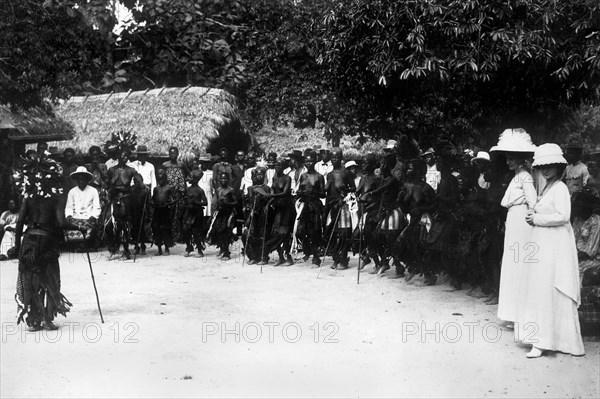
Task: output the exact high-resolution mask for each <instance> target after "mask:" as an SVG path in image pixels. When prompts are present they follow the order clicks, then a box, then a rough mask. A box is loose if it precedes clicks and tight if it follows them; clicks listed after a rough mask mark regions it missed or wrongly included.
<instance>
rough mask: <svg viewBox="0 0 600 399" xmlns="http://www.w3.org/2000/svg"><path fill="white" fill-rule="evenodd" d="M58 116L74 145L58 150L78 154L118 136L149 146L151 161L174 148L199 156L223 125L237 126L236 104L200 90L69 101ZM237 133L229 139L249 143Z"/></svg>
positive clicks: (216, 92)
mask: <svg viewBox="0 0 600 399" xmlns="http://www.w3.org/2000/svg"><path fill="white" fill-rule="evenodd" d="M57 113H58V114H59V115H61V116H62V117H63V118H65V119H66V120H68V121H69V122H71V123H72V124H73V125H74V126H75V129H76V136H75V138H74V139H73V140H72V141H69V142H64V143H58V144H57V147H58V148H59V149H64V148H67V147H72V148H74V149H75V150H76V151H80V152H82V153H85V152H87V150H88V149H89V147H90V146H92V145H99V146H102V145H103V144H104V143H105V142H106V141H107V140H109V139H110V136H111V133H117V132H118V131H120V130H124V131H131V133H133V134H136V135H137V137H138V144H145V145H147V146H148V150H149V151H150V153H151V154H154V155H161V154H167V153H168V148H169V146H172V145H173V146H177V147H179V150H180V153H181V154H186V153H187V154H189V153H197V152H203V151H206V149H207V148H208V147H209V146H210V145H211V144H213V145H214V142H215V141H216V140H222V139H223V138H222V137H220V130H221V129H222V128H223V127H224V126H225V125H228V124H229V125H231V124H234V125H239V116H238V113H237V109H236V106H235V98H234V97H233V96H232V95H231V94H229V93H227V92H225V91H223V90H220V89H210V88H202V87H186V88H163V89H154V90H146V91H135V92H131V91H130V92H127V93H113V94H104V95H97V96H88V97H72V98H70V99H69V100H68V101H67V102H65V103H64V104H62V105H61V106H60V107H58V109H57ZM240 126H241V125H240ZM237 130H239V131H238V132H235V133H234V134H233V135H237V134H239V135H242V136H243V138H244V139H246V140H248V141H249V140H250V139H249V137H248V136H247V135H246V134H244V133H242V132H241V128H240V129H237ZM230 134H232V133H230ZM237 141H240V140H239V139H237Z"/></svg>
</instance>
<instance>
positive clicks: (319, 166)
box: [315, 161, 333, 181]
mask: <svg viewBox="0 0 600 399" xmlns="http://www.w3.org/2000/svg"><path fill="white" fill-rule="evenodd" d="M315 170H316V171H317V172H319V173H320V174H322V175H323V178H324V179H325V181H327V175H328V174H329V172H331V171H332V170H333V164H332V163H331V161H328V162H323V161H319V162H317V163H316V164H315Z"/></svg>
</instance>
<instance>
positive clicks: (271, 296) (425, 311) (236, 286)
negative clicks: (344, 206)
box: [0, 246, 600, 397]
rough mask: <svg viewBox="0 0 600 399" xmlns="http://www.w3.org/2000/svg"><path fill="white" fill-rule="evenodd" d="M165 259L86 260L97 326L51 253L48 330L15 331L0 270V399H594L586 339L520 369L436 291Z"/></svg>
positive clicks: (477, 323) (74, 265)
mask: <svg viewBox="0 0 600 399" xmlns="http://www.w3.org/2000/svg"><path fill="white" fill-rule="evenodd" d="M181 251H182V246H178V248H176V249H175V252H174V254H172V255H171V256H169V257H165V256H162V257H156V256H146V257H142V258H138V260H137V262H136V263H133V262H132V261H127V262H123V261H112V262H108V261H106V253H105V252H104V253H101V254H93V253H92V258H93V265H94V272H95V276H96V283H97V286H98V291H99V293H100V300H101V305H102V311H103V313H104V319H105V323H104V324H101V323H100V317H99V315H98V311H97V307H96V300H95V296H94V291H93V286H92V282H91V278H90V271H89V267H88V265H87V260H86V259H85V255H82V254H64V255H63V256H62V257H61V268H62V281H63V293H64V294H65V295H66V296H67V298H69V300H70V301H71V302H73V304H74V307H73V308H72V311H71V312H70V313H69V315H68V318H63V317H59V318H58V319H57V322H58V324H60V325H61V329H60V330H59V331H58V332H37V333H24V328H22V326H18V327H17V326H16V325H15V314H16V312H15V310H16V305H15V302H14V293H15V282H16V275H17V264H16V262H3V263H1V264H0V280H1V282H0V287H1V302H0V303H1V308H0V312H1V322H2V343H1V346H0V349H1V353H0V359H1V360H0V362H1V364H0V366H1V382H0V384H1V386H0V394H1V396H2V397H199V396H202V397H206V396H210V397H215V396H218V397H223V396H225V397H231V396H235V397H247V396H253V397H256V396H260V397H298V396H302V397H306V396H336V397H373V396H377V397H390V396H394V397H598V396H599V395H600V388H599V380H600V370H599V368H600V362H599V359H600V356H599V350H600V343H599V342H598V339H593V338H592V339H590V338H587V339H585V349H586V352H587V353H586V355H585V356H584V357H573V356H570V355H564V354H551V355H550V356H545V357H542V358H540V359H534V360H530V359H526V358H525V353H526V352H527V350H528V348H525V347H521V346H519V345H517V344H515V343H514V337H513V334H512V332H510V331H508V330H501V329H498V325H497V324H496V323H498V322H499V321H498V320H497V319H496V317H495V312H496V306H487V305H485V304H484V303H483V302H481V300H477V299H473V298H470V297H468V296H466V295H465V294H464V292H446V291H445V290H446V289H447V288H448V286H447V285H443V284H441V285H437V286H434V287H423V286H422V285H421V284H420V282H419V281H418V280H417V281H416V282H415V283H414V284H413V282H411V283H408V284H407V283H406V282H404V281H403V280H389V279H387V278H379V277H376V276H372V275H369V274H366V273H364V274H362V275H361V283H360V285H357V284H356V260H354V261H353V262H352V263H351V266H352V268H351V269H349V270H346V271H337V272H334V271H332V270H330V269H329V268H328V267H327V268H323V269H322V270H321V274H320V276H319V278H317V273H318V271H317V269H312V268H311V267H310V266H309V265H307V264H297V265H294V266H291V267H277V268H275V267H273V266H266V267H265V268H264V270H263V273H262V274H261V273H260V268H259V267H258V266H256V265H254V266H248V265H245V266H244V267H242V264H241V261H240V260H239V259H238V260H236V259H232V260H231V261H228V262H221V261H218V260H216V259H215V257H214V251H208V252H207V253H208V254H209V257H208V259H206V258H205V259H200V258H184V257H183V256H181ZM150 252H151V253H154V250H153V249H152V250H150ZM100 255H101V257H102V258H101V259H95V258H96V257H99V256H100ZM330 263H331V261H327V264H326V265H329V264H330ZM369 268H370V266H369V267H368V268H367V269H369ZM236 323H238V325H239V329H238V332H239V334H236ZM277 323H278V324H277ZM436 323H438V324H436ZM225 329H228V330H230V331H229V332H228V333H227V332H226V331H225V333H224V330H225ZM425 329H427V330H428V331H429V332H425V333H424V330H425ZM223 333H224V334H223ZM258 334H260V336H259V335H258ZM237 339H239V342H236V340H237ZM36 340H37V341H38V342H36ZM294 341H297V342H294Z"/></svg>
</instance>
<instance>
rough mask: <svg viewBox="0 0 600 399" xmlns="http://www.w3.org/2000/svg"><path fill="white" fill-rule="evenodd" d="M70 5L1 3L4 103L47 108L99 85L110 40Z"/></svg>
mask: <svg viewBox="0 0 600 399" xmlns="http://www.w3.org/2000/svg"><path fill="white" fill-rule="evenodd" d="M73 5H74V4H72V3H71V2H65V1H50V0H47V1H43V0H5V1H3V2H2V3H0V103H4V104H10V105H11V106H12V107H31V106H39V105H43V100H44V99H50V100H57V99H60V98H67V97H69V96H70V95H71V94H73V93H74V92H77V91H81V90H84V88H85V87H90V86H92V85H93V84H98V82H99V77H101V76H102V73H103V71H105V70H106V38H105V36H103V35H102V34H101V32H100V31H99V30H98V29H96V28H94V26H93V25H92V24H90V23H88V20H87V19H86V18H85V16H84V14H83V13H82V11H83V9H82V8H74V7H73Z"/></svg>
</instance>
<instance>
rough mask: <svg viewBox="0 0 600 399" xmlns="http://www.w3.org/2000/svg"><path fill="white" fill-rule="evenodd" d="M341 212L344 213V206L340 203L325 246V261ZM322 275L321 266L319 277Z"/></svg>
mask: <svg viewBox="0 0 600 399" xmlns="http://www.w3.org/2000/svg"><path fill="white" fill-rule="evenodd" d="M340 213H342V206H341V204H340V209H338V213H337V216H336V217H335V222H334V223H333V225H332V226H331V234H330V235H329V241H327V246H326V247H325V253H324V254H323V262H322V263H325V257H326V256H327V251H328V250H329V244H331V239H332V238H333V233H335V228H336V226H337V222H338V219H339V218H340ZM320 275H321V268H319V272H318V273H317V278H319V276H320Z"/></svg>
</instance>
